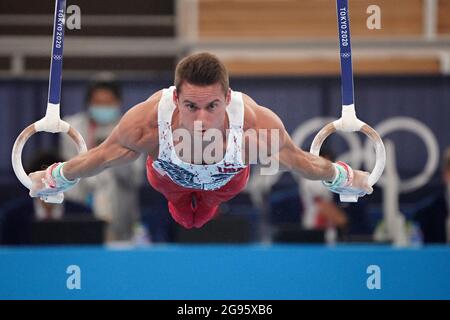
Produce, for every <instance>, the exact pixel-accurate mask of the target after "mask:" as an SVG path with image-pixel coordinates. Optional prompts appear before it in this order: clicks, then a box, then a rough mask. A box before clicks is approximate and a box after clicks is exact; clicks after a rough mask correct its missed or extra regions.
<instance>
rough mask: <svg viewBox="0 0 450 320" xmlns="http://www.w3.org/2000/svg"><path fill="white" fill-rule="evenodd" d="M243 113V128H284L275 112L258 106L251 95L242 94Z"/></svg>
mask: <svg viewBox="0 0 450 320" xmlns="http://www.w3.org/2000/svg"><path fill="white" fill-rule="evenodd" d="M243 99H244V106H245V113H244V130H246V129H284V125H283V122H282V121H281V119H280V118H279V117H278V116H277V114H276V113H275V112H273V111H272V110H270V109H269V108H266V107H263V106H260V105H259V104H257V103H256V102H255V101H254V100H253V99H252V98H251V97H249V96H248V95H246V94H243Z"/></svg>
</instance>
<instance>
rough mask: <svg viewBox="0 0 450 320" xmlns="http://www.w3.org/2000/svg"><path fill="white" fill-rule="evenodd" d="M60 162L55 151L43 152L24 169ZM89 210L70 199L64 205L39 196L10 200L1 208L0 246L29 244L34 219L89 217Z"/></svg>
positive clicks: (44, 166) (41, 167)
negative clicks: (47, 201) (43, 199)
mask: <svg viewBox="0 0 450 320" xmlns="http://www.w3.org/2000/svg"><path fill="white" fill-rule="evenodd" d="M55 161H56V162H58V161H61V158H60V157H58V156H57V155H56V154H55V153H51V152H42V153H38V154H36V156H35V157H34V158H33V159H32V160H31V162H30V164H29V166H28V168H26V171H27V172H33V171H36V170H42V169H43V168H46V167H48V166H49V165H51V164H52V163H54V162H55ZM91 214H92V212H91V210H90V209H89V208H87V207H86V206H83V205H80V204H77V203H75V202H72V201H65V202H64V203H63V204H51V203H45V202H44V201H42V200H40V199H39V198H30V197H29V196H23V197H20V196H19V197H18V198H14V199H11V200H10V201H8V202H7V203H5V204H4V205H3V206H2V209H1V211H0V239H1V244H3V245H25V244H31V243H32V224H33V222H35V221H44V220H45V221H50V220H54V221H56V220H57V221H61V220H63V219H64V218H65V217H67V216H74V215H83V216H90V215H91Z"/></svg>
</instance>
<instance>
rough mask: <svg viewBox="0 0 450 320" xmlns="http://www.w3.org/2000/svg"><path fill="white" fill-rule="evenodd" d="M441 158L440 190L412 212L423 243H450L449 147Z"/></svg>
mask: <svg viewBox="0 0 450 320" xmlns="http://www.w3.org/2000/svg"><path fill="white" fill-rule="evenodd" d="M442 160H443V161H442V162H443V163H442V178H443V188H442V192H440V193H438V194H437V195H436V196H435V197H433V199H432V200H431V201H428V203H427V204H426V205H425V206H423V207H422V208H421V209H419V210H418V211H417V212H416V213H415V214H414V219H415V220H416V221H417V222H418V224H419V226H420V229H421V231H422V234H423V240H424V243H445V242H447V243H450V147H448V148H447V149H446V150H445V151H444V156H443V158H442Z"/></svg>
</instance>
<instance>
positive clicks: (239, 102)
mask: <svg viewBox="0 0 450 320" xmlns="http://www.w3.org/2000/svg"><path fill="white" fill-rule="evenodd" d="M174 90H175V87H174V86H172V87H170V88H168V89H164V90H163V93H162V96H161V100H160V101H159V105H158V133H159V153H158V159H157V160H155V161H154V162H153V168H155V170H156V171H158V172H159V173H160V174H162V175H166V174H167V175H168V176H169V178H170V179H171V180H172V181H173V182H175V183H176V184H178V185H180V186H182V187H185V188H191V189H200V190H216V189H219V188H220V187H222V186H224V185H225V184H227V182H229V181H230V180H231V179H232V178H233V177H234V176H235V175H236V174H237V173H239V172H240V171H241V170H243V169H244V168H246V167H247V166H246V165H245V164H244V163H243V160H242V137H243V123H244V101H243V99H242V93H240V92H235V91H232V93H231V101H230V104H229V105H228V106H227V108H226V112H227V115H228V119H229V124H230V127H229V128H228V130H227V132H228V137H227V148H226V152H225V156H224V157H223V159H222V160H221V161H220V162H218V163H214V164H207V165H203V164H192V163H188V162H184V161H183V160H181V159H180V158H179V157H178V155H177V154H176V151H175V148H174V145H173V136H172V125H171V124H172V115H173V112H174V110H175V108H176V106H175V104H174V102H173V91H174Z"/></svg>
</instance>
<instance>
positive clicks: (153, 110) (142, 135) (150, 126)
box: [118, 91, 162, 153]
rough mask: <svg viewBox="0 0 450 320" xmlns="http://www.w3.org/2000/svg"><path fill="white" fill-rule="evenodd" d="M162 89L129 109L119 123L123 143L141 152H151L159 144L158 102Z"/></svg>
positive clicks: (119, 132)
mask: <svg viewBox="0 0 450 320" xmlns="http://www.w3.org/2000/svg"><path fill="white" fill-rule="evenodd" d="M161 94H162V91H158V92H156V93H155V94H153V95H152V96H151V97H150V98H148V99H147V100H146V101H143V102H141V103H139V104H137V105H135V106H134V107H133V108H131V109H130V110H128V111H127V112H126V113H125V114H124V116H123V117H122V119H121V120H120V123H119V125H118V134H119V137H120V138H119V139H120V141H121V143H122V144H123V145H125V146H127V147H129V148H131V149H136V150H138V151H140V152H145V153H151V152H152V150H153V149H154V148H155V147H156V148H157V146H158V104H159V101H160V99H161Z"/></svg>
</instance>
